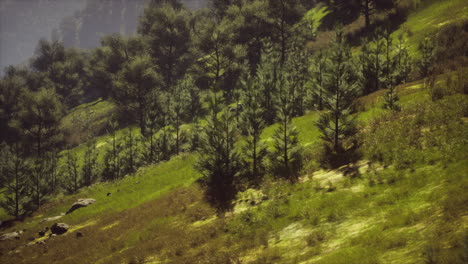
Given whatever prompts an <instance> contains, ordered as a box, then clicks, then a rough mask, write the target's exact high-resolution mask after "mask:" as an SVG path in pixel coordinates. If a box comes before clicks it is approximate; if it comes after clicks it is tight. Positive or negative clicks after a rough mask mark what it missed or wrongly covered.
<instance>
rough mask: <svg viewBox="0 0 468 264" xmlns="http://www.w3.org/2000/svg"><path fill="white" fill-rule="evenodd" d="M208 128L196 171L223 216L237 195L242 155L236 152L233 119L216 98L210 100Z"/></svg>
mask: <svg viewBox="0 0 468 264" xmlns="http://www.w3.org/2000/svg"><path fill="white" fill-rule="evenodd" d="M209 103H210V114H209V116H208V118H207V122H208V124H207V125H206V126H205V127H204V129H203V132H202V138H201V141H202V143H201V144H200V147H199V149H198V153H199V159H198V161H197V164H196V169H197V170H198V171H199V172H200V173H201V174H202V179H201V180H202V182H203V184H204V185H205V186H206V196H207V199H208V200H209V201H210V202H211V203H212V204H213V205H214V206H215V207H216V208H217V209H218V210H219V211H220V212H223V211H225V210H226V209H229V208H230V207H231V201H232V199H234V197H235V194H236V188H235V185H234V179H235V177H236V175H237V174H238V172H239V154H238V153H237V149H236V148H235V145H234V144H235V142H236V139H237V134H236V130H235V128H236V124H235V119H234V116H233V115H232V113H231V112H230V111H228V110H227V109H224V110H222V112H221V114H218V113H219V112H220V110H221V109H222V107H221V104H220V102H219V99H218V98H217V96H215V95H213V94H212V96H211V98H210V101H209Z"/></svg>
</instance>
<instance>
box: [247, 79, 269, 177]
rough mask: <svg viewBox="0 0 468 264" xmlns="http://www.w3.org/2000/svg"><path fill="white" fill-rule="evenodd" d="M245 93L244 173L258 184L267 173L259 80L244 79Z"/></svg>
mask: <svg viewBox="0 0 468 264" xmlns="http://www.w3.org/2000/svg"><path fill="white" fill-rule="evenodd" d="M242 86H243V94H242V105H243V111H242V114H241V125H242V129H243V131H245V133H246V134H247V138H246V142H245V145H244V146H243V147H242V155H243V163H244V166H243V168H244V169H243V174H244V176H245V177H246V178H247V180H248V181H249V183H250V184H253V185H256V184H258V183H259V182H260V181H261V179H262V178H263V176H264V174H265V165H264V161H265V157H266V154H267V149H266V146H265V144H264V143H263V142H262V141H261V139H260V135H261V133H262V131H263V129H264V128H265V122H264V121H263V115H264V113H263V111H264V109H262V106H261V104H260V101H261V93H260V89H258V82H257V81H256V80H255V79H254V78H252V77H247V78H245V79H243V80H242Z"/></svg>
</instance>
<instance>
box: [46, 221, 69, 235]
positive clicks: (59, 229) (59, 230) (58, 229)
mask: <svg viewBox="0 0 468 264" xmlns="http://www.w3.org/2000/svg"><path fill="white" fill-rule="evenodd" d="M68 229H70V227H69V226H68V225H67V224H65V223H55V224H54V225H53V226H52V227H51V228H50V231H51V232H52V234H54V235H62V234H65V233H66V232H67V231H68Z"/></svg>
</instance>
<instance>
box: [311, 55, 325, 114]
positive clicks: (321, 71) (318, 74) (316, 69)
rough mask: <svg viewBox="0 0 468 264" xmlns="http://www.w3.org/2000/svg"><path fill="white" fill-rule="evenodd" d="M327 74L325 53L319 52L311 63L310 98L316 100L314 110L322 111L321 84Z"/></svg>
mask: <svg viewBox="0 0 468 264" xmlns="http://www.w3.org/2000/svg"><path fill="white" fill-rule="evenodd" d="M326 72H327V53H326V52H325V51H323V50H319V51H318V52H317V54H316V55H315V56H314V58H313V59H312V63H311V79H312V80H311V82H312V96H313V97H314V98H316V100H313V101H316V109H317V110H319V111H322V110H323V99H322V97H323V84H324V83H323V82H324V79H325V73H326Z"/></svg>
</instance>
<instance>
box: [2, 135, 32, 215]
mask: <svg viewBox="0 0 468 264" xmlns="http://www.w3.org/2000/svg"><path fill="white" fill-rule="evenodd" d="M0 149H1V150H0V173H1V174H0V175H1V176H0V177H1V178H0V179H1V180H2V183H3V184H2V186H3V187H4V188H5V189H4V192H3V196H4V199H3V201H2V202H1V203H0V206H1V207H2V208H3V209H5V211H6V212H8V213H9V214H10V215H12V216H14V217H15V218H16V219H19V218H21V217H22V216H23V215H24V214H25V213H27V212H28V204H29V202H30V197H29V173H30V165H29V161H28V160H27V159H26V157H25V156H24V153H23V151H22V150H21V147H20V145H19V143H14V144H13V145H12V146H8V145H7V144H5V143H3V144H1V145H0Z"/></svg>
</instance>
